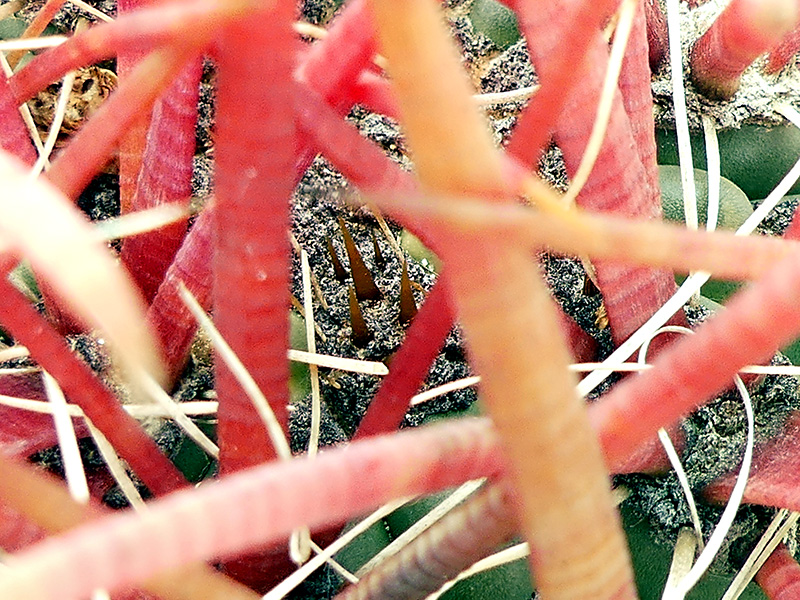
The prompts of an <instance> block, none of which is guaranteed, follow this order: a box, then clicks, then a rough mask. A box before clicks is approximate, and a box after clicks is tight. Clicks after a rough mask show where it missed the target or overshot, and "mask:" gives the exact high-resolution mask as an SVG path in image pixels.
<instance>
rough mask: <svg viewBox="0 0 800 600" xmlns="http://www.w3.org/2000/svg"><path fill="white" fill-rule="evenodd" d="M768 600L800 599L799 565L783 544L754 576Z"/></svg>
mask: <svg viewBox="0 0 800 600" xmlns="http://www.w3.org/2000/svg"><path fill="white" fill-rule="evenodd" d="M756 583H758V585H760V586H761V589H762V590H764V593H765V594H766V595H767V598H769V600H793V599H794V598H798V597H800V565H798V564H797V561H796V560H795V558H794V556H792V553H791V552H789V549H788V548H787V547H786V545H785V544H783V543H781V544H779V545H778V547H777V548H775V550H773V552H772V554H770V557H769V558H768V559H767V562H765V563H764V565H763V566H762V567H761V569H759V571H758V573H757V574H756Z"/></svg>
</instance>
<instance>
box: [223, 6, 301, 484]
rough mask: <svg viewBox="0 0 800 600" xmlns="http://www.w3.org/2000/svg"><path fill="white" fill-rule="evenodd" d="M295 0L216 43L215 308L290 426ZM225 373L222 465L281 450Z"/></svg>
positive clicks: (226, 468)
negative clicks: (292, 75) (288, 410)
mask: <svg viewBox="0 0 800 600" xmlns="http://www.w3.org/2000/svg"><path fill="white" fill-rule="evenodd" d="M294 8H295V3H294V2H290V1H287V0H278V1H277V2H276V3H275V4H274V6H273V8H272V9H271V10H265V11H262V12H259V13H257V14H254V15H251V16H249V17H248V18H247V19H244V20H242V21H241V22H237V23H235V24H232V25H230V26H228V27H227V28H226V29H225V30H224V33H223V35H222V36H221V37H220V40H219V44H218V52H217V63H218V67H219V77H218V83H219V92H218V97H217V123H216V127H217V143H216V159H217V167H216V169H217V171H216V199H217V211H216V235H215V239H214V246H215V254H214V261H213V272H214V312H215V315H214V316H215V320H216V324H217V327H218V328H219V330H220V333H221V334H222V335H223V337H224V338H225V339H226V340H227V342H228V343H229V344H230V346H231V347H232V348H233V350H234V351H235V352H236V353H237V354H238V356H239V358H240V359H241V361H242V362H243V363H244V365H245V367H247V369H248V371H249V372H250V374H251V375H252V377H253V379H255V381H256V383H257V384H258V386H259V388H260V389H261V391H262V392H263V393H264V394H265V395H266V397H267V400H268V401H269V403H270V405H271V407H272V410H273V411H274V412H275V415H276V416H277V419H278V422H279V423H280V424H281V425H282V427H283V428H284V430H287V422H288V413H287V402H288V389H289V388H288V381H289V367H288V363H287V359H286V348H287V347H288V343H289V331H288V326H289V315H288V311H289V259H290V252H291V249H290V247H289V240H288V237H287V231H288V229H289V200H290V197H291V194H292V189H293V178H292V177H291V176H290V174H291V173H292V171H293V167H294V161H295V153H296V149H297V145H298V144H297V134H296V132H295V128H294V115H293V110H292V92H291V90H292V83H291V74H292V68H293V60H294V51H295V49H296V46H295V39H294V33H293V32H292V28H291V23H292V21H293V19H294ZM267 82H268V83H269V84H268V85H266V84H267ZM218 362H219V361H218ZM216 383H217V394H218V397H219V413H218V416H219V429H218V435H219V443H220V466H221V470H222V471H223V472H230V471H235V470H238V469H240V468H243V467H246V466H250V465H254V464H258V463H260V462H264V461H266V460H270V459H272V458H273V457H274V456H275V450H274V449H273V447H272V443H271V442H270V440H269V437H268V435H267V432H266V430H265V428H264V425H263V423H262V421H261V419H260V417H259V416H258V413H257V412H256V409H255V407H254V406H253V404H252V402H251V401H250V400H249V399H248V398H247V397H246V396H245V395H244V393H243V392H242V390H241V388H240V386H239V384H238V383H237V382H236V381H235V379H234V378H233V375H232V374H231V373H230V372H229V371H228V370H227V369H226V368H225V367H224V365H219V364H218V368H217V381H216Z"/></svg>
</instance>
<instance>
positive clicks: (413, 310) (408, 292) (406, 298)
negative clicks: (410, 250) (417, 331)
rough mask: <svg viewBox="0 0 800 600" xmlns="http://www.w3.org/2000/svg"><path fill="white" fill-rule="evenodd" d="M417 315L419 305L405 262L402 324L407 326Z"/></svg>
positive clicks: (402, 289) (401, 278)
mask: <svg viewBox="0 0 800 600" xmlns="http://www.w3.org/2000/svg"><path fill="white" fill-rule="evenodd" d="M416 314H417V303H416V302H415V301H414V292H413V290H412V289H411V279H409V277H408V263H406V261H403V274H402V275H401V277H400V324H401V325H407V324H408V323H410V322H411V320H412V319H413V318H414V316H416Z"/></svg>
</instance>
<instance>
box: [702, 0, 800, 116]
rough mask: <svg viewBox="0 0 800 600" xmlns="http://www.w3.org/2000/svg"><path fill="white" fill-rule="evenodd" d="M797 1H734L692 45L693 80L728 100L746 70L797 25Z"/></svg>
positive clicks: (706, 91) (714, 96)
mask: <svg viewBox="0 0 800 600" xmlns="http://www.w3.org/2000/svg"><path fill="white" fill-rule="evenodd" d="M799 18H800V7H799V6H798V4H797V2H796V0H769V1H764V0H733V2H731V3H730V4H729V5H728V6H727V8H725V10H724V11H722V13H721V14H720V16H719V17H718V18H717V20H716V21H715V22H714V24H713V25H711V28H710V29H709V30H708V31H707V32H706V33H705V34H703V36H702V37H700V39H699V40H697V42H696V43H695V45H694V48H692V54H691V58H690V68H691V76H692V81H693V82H694V84H695V86H697V88H698V89H699V90H700V91H701V92H702V93H703V94H705V95H706V96H708V97H709V98H712V99H714V100H727V99H729V98H731V97H732V96H733V95H734V94H735V93H736V91H737V90H738V89H739V79H740V77H741V75H742V73H743V72H744V70H745V69H746V68H747V67H748V66H750V64H751V63H752V62H753V61H754V60H755V59H756V58H758V57H759V56H760V55H762V54H763V53H764V52H767V51H768V50H770V49H772V48H773V47H774V46H775V45H776V44H778V43H779V42H780V40H781V38H782V37H783V36H784V35H786V34H787V33H789V32H790V31H791V30H792V29H793V28H794V27H796V26H797V23H798V19H799Z"/></svg>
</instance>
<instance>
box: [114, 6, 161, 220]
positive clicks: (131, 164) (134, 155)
mask: <svg viewBox="0 0 800 600" xmlns="http://www.w3.org/2000/svg"><path fill="white" fill-rule="evenodd" d="M158 2H159V0H119V1H118V2H117V12H118V13H119V14H120V15H124V14H126V13H129V12H133V11H135V10H136V9H137V8H142V7H144V6H147V5H148V4H153V5H156V4H158ZM144 55H145V52H144V51H142V50H139V49H135V48H129V47H125V46H123V47H122V48H120V50H119V52H118V55H117V75H118V76H119V80H120V81H121V82H122V81H125V79H126V78H127V77H128V76H129V75H130V74H131V72H132V71H133V69H134V68H135V67H136V64H137V63H138V62H139V61H140V60H141V59H142V58H144ZM150 120H151V115H150V114H142V115H141V116H140V117H139V118H138V119H137V120H136V121H135V123H133V124H132V126H131V127H129V128H128V130H127V131H126V132H125V135H124V136H123V137H122V139H121V140H120V143H119V200H120V212H121V213H122V214H125V213H128V212H130V211H131V210H133V202H134V196H135V194H136V182H137V176H138V174H139V172H140V171H141V167H142V159H143V156H142V155H143V153H144V148H145V143H146V140H147V130H148V128H149V126H150Z"/></svg>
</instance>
